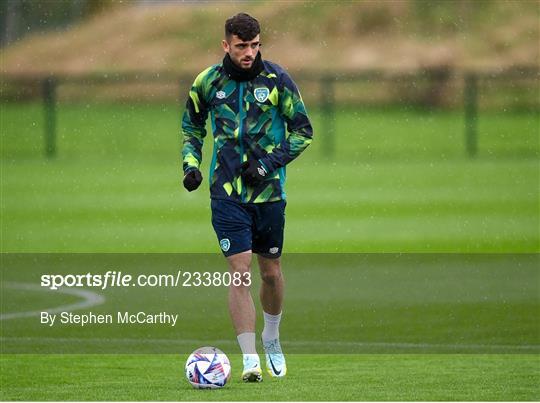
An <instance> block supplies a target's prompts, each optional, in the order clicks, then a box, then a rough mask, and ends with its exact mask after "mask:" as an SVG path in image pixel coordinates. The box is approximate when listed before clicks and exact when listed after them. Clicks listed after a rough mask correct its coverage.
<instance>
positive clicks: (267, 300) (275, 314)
mask: <svg viewBox="0 0 540 403" xmlns="http://www.w3.org/2000/svg"><path fill="white" fill-rule="evenodd" d="M257 258H258V261H259V269H260V272H261V278H262V284H261V291H260V298H261V305H262V307H263V311H264V312H263V314H264V329H263V332H262V342H263V346H264V351H265V355H266V367H267V369H268V372H269V373H270V375H271V376H274V377H282V376H285V374H286V373H287V366H286V364H285V356H284V355H283V352H282V350H281V345H280V343H279V322H280V321H281V308H282V306H283V289H284V280H283V273H282V272H281V262H280V259H279V258H275V259H268V258H265V257H263V256H260V255H258V256H257Z"/></svg>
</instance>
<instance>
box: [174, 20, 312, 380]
mask: <svg viewBox="0 0 540 403" xmlns="http://www.w3.org/2000/svg"><path fill="white" fill-rule="evenodd" d="M259 34H260V27H259V23H258V21H257V20H256V19H254V18H253V17H251V16H249V15H247V14H244V13H241V14H237V15H235V16H233V17H231V18H229V19H228V20H227V21H226V22H225V39H224V40H223V41H222V46H223V50H224V51H225V57H224V58H223V61H222V62H221V63H219V64H215V65H213V66H211V67H208V68H207V69H206V70H204V71H203V72H202V73H200V74H199V75H198V76H197V78H196V79H195V81H194V83H193V86H192V87H191V90H190V91H189V97H188V100H187V104H186V111H185V113H184V116H183V119H182V132H183V135H184V142H183V150H182V157H183V170H184V179H183V184H184V187H185V188H186V189H187V190H188V191H190V192H191V191H193V190H195V189H197V188H198V187H199V185H200V184H201V182H202V175H201V172H200V171H199V166H200V164H201V159H202V155H201V149H202V145H203V139H204V137H205V135H206V130H205V124H206V120H207V118H208V114H209V113H210V115H211V120H212V131H213V137H214V151H213V155H212V162H211V164H210V173H209V176H210V180H209V182H210V195H211V208H212V225H213V227H214V230H215V232H216V235H217V238H218V241H219V245H220V247H221V250H222V252H223V254H224V255H225V257H226V259H227V261H228V264H229V270H230V271H231V274H232V275H233V276H234V274H235V273H237V276H238V275H240V276H241V277H240V278H242V279H243V281H242V282H241V283H242V284H241V285H239V286H235V285H231V286H230V288H229V311H230V315H231V319H232V322H233V326H234V328H235V331H236V334H237V338H238V343H239V345H240V349H241V350H242V354H243V364H244V370H243V374H242V379H243V380H244V381H246V382H260V381H261V380H262V371H261V364H260V360H259V356H258V355H257V352H256V349H255V305H254V303H253V299H252V298H251V293H250V287H249V282H248V281H245V279H247V278H248V277H247V276H246V274H248V275H249V273H250V270H251V260H252V254H253V253H255V254H256V255H257V260H258V263H259V269H260V274H261V278H262V283H261V289H260V299H261V305H262V307H263V310H264V312H263V315H264V329H263V332H262V343H263V347H264V352H265V357H266V366H267V369H268V372H269V373H270V375H271V376H273V377H282V376H284V375H285V373H286V372H287V367H286V364H285V357H284V355H283V352H282V349H281V345H280V342H279V323H280V319H281V309H282V303H283V286H284V281H283V275H282V273H281V263H280V256H281V251H282V247H283V229H284V224H285V204H286V202H285V188H284V186H285V166H286V165H287V164H288V163H290V162H291V161H292V160H294V159H295V158H296V157H297V156H298V155H300V153H301V152H302V151H303V150H304V149H305V148H306V147H307V146H308V145H309V144H310V143H311V140H312V127H311V124H310V121H309V119H308V117H307V113H306V109H305V107H304V103H303V101H302V98H301V96H300V93H299V91H298V88H297V87H296V85H295V84H294V82H293V81H292V79H291V77H290V76H289V74H287V72H286V71H285V70H284V69H283V68H282V67H280V66H278V65H277V64H275V63H272V62H269V61H267V60H262V58H261V53H260V51H259V49H260V46H261V43H260V42H259ZM285 129H287V130H285Z"/></svg>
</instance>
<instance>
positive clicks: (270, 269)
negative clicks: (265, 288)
mask: <svg viewBox="0 0 540 403" xmlns="http://www.w3.org/2000/svg"><path fill="white" fill-rule="evenodd" d="M281 276H282V274H281V267H280V265H279V263H278V264H270V265H265V267H264V268H262V267H261V279H262V281H263V282H264V283H265V284H267V285H270V286H273V285H275V284H277V283H278V282H279V281H280V280H281Z"/></svg>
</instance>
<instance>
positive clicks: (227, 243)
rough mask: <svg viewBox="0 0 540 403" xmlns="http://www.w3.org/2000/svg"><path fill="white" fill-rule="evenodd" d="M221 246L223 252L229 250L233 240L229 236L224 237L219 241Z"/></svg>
mask: <svg viewBox="0 0 540 403" xmlns="http://www.w3.org/2000/svg"><path fill="white" fill-rule="evenodd" d="M219 246H220V247H221V250H222V251H223V252H227V251H228V250H229V248H230V247H231V241H229V240H228V239H227V238H223V239H222V240H221V241H219Z"/></svg>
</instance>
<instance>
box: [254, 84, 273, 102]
mask: <svg viewBox="0 0 540 403" xmlns="http://www.w3.org/2000/svg"><path fill="white" fill-rule="evenodd" d="M253 95H254V96H255V99H256V100H257V101H259V102H264V101H266V100H267V99H268V95H270V90H269V89H268V88H266V87H259V88H255V90H254V91H253Z"/></svg>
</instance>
